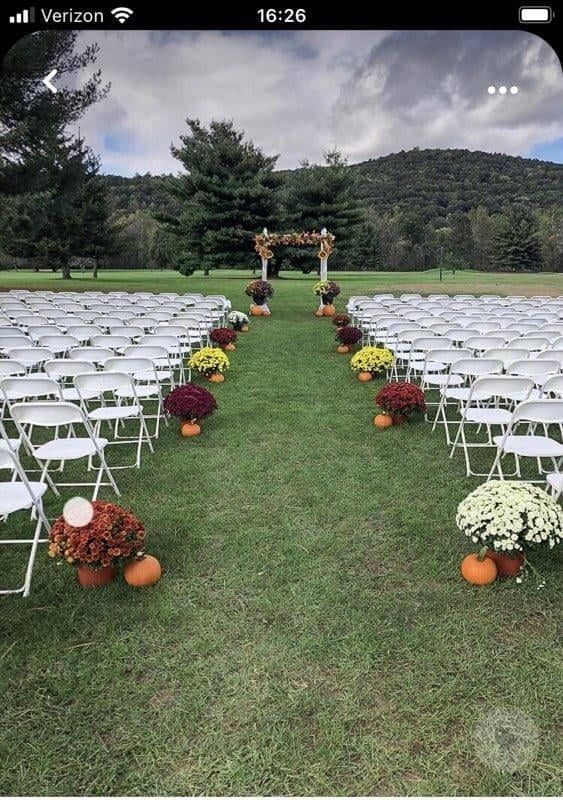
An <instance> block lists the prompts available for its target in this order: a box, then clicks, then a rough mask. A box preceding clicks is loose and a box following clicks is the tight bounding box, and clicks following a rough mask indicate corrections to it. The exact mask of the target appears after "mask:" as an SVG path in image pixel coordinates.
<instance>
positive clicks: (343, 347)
mask: <svg viewBox="0 0 563 800" xmlns="http://www.w3.org/2000/svg"><path fill="white" fill-rule="evenodd" d="M336 352H337V353H349V352H350V348H349V347H348V345H347V344H339V345H338V347H337V348H336Z"/></svg>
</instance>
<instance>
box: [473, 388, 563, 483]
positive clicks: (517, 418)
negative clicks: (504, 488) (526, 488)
mask: <svg viewBox="0 0 563 800" xmlns="http://www.w3.org/2000/svg"><path fill="white" fill-rule="evenodd" d="M522 425H524V426H525V427H526V433H524V434H520V433H516V431H517V430H519V429H520V426H522ZM550 425H556V426H558V427H559V433H561V426H562V425H563V400H559V399H556V400H526V401H525V402H523V403H520V404H519V405H518V406H516V408H515V409H514V412H513V414H512V418H511V420H510V423H509V425H508V427H507V429H506V432H505V433H504V435H503V436H495V437H494V438H493V442H494V444H495V445H496V447H497V454H496V456H495V460H494V462H493V465H492V467H491V470H490V472H489V475H488V478H487V479H488V480H491V478H492V477H493V473H494V472H495V471H496V472H498V476H499V478H500V479H501V480H504V478H505V475H504V473H503V470H502V459H503V458H504V456H505V455H507V454H509V453H510V454H512V455H513V456H514V460H515V466H516V471H515V473H514V476H517V477H518V478H521V477H522V474H521V470H520V459H521V458H535V459H536V462H537V469H538V473H539V475H540V476H541V477H540V479H531V481H530V482H531V483H538V482H540V481H543V480H545V476H546V474H549V473H550V472H555V473H559V472H560V469H559V465H560V462H561V459H563V444H562V443H561V442H560V441H558V440H557V439H554V438H553V437H551V436H550V435H549V427H550ZM538 426H539V427H540V429H541V430H543V434H537V433H536V431H537V429H538ZM543 459H548V460H549V461H551V463H552V468H551V470H544V468H543V464H542V460H543Z"/></svg>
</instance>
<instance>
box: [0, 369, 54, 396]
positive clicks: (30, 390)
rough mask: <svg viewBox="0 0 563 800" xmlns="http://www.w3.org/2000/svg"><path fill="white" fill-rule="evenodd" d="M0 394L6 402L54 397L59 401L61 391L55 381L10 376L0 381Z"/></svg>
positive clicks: (32, 376)
mask: <svg viewBox="0 0 563 800" xmlns="http://www.w3.org/2000/svg"><path fill="white" fill-rule="evenodd" d="M0 393H1V394H2V396H3V397H4V398H5V399H6V400H8V401H12V400H26V399H28V398H32V397H54V398H56V399H60V397H61V389H60V386H59V384H58V383H57V381H55V380H53V379H52V378H47V377H43V376H40V375H39V376H34V375H26V376H25V377H23V376H17V375H16V376H12V377H11V378H2V380H0Z"/></svg>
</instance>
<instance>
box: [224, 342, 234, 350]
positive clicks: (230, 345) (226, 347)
mask: <svg viewBox="0 0 563 800" xmlns="http://www.w3.org/2000/svg"><path fill="white" fill-rule="evenodd" d="M236 349H237V346H236V344H235V343H234V342H229V343H228V344H226V345H225V350H228V351H229V352H231V350H236Z"/></svg>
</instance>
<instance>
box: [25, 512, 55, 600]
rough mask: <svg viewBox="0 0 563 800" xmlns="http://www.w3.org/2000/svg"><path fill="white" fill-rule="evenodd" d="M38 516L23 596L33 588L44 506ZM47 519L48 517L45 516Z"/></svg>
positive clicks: (27, 594)
mask: <svg viewBox="0 0 563 800" xmlns="http://www.w3.org/2000/svg"><path fill="white" fill-rule="evenodd" d="M38 512H39V513H38V516H37V524H36V525H35V532H34V534H33V542H32V545H31V552H30V554H29V559H28V562H27V568H26V570H25V579H24V584H23V596H24V597H29V592H30V589H31V575H32V573H33V564H34V562H35V555H36V553H37V546H38V544H39V538H40V534H41V528H42V526H43V519H42V514H43V507H42V506H41V507H40V508H38ZM45 520H46V518H45ZM48 531H49V524H48V523H47V532H48Z"/></svg>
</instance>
